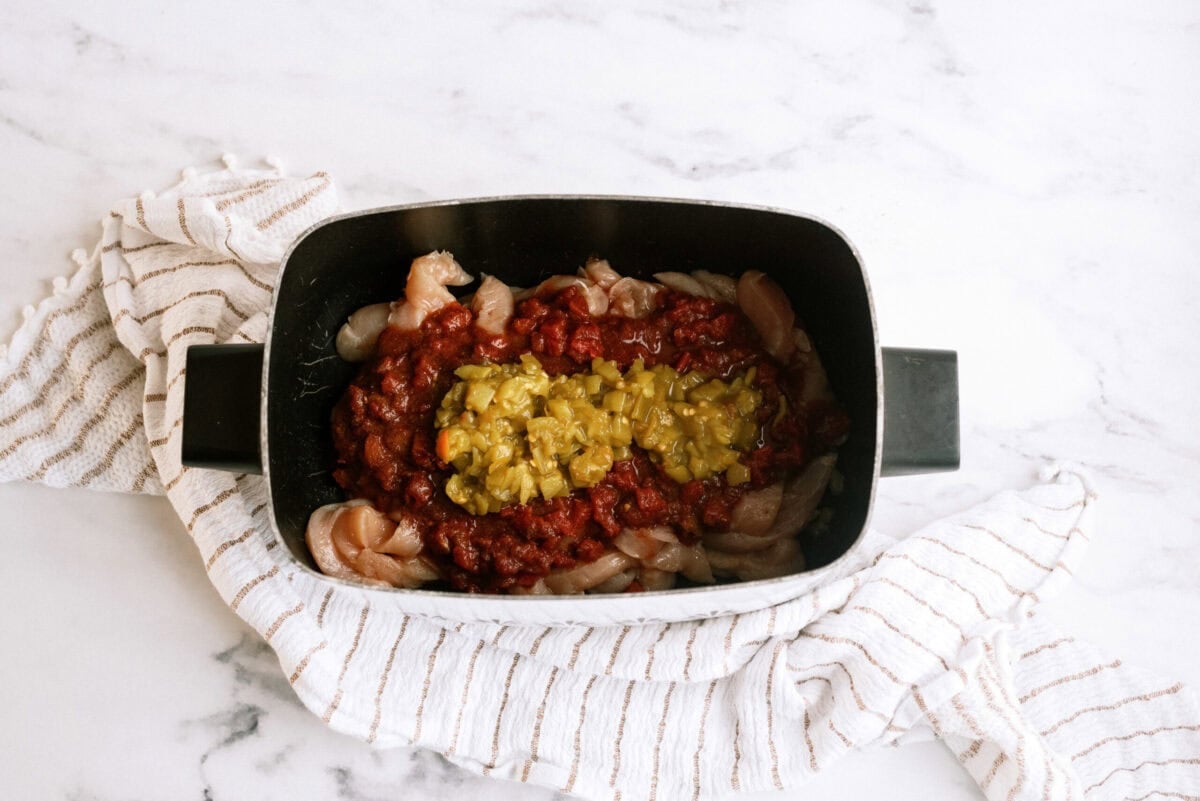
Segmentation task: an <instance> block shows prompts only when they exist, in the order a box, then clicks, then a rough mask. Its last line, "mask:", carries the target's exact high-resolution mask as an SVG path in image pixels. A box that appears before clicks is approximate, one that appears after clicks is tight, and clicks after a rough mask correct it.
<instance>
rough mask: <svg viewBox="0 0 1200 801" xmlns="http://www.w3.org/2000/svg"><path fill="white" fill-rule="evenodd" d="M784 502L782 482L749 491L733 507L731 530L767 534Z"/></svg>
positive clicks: (757, 534) (758, 534) (755, 534)
mask: <svg viewBox="0 0 1200 801" xmlns="http://www.w3.org/2000/svg"><path fill="white" fill-rule="evenodd" d="M782 503H783V483H782V482H777V483H775V484H772V485H770V486H768V487H763V488H762V489H760V490H751V491H750V492H747V493H746V494H745V495H743V496H742V498H741V500H739V501H738V502H737V504H736V505H735V506H734V507H733V512H732V514H731V515H730V518H729V530H730V531H740V532H741V533H743V534H749V535H751V536H761V535H763V534H766V533H767V531H768V530H769V529H770V528H771V524H772V523H774V522H775V518H776V516H777V515H778V514H779V507H780V505H781V504H782Z"/></svg>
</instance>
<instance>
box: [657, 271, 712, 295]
mask: <svg viewBox="0 0 1200 801" xmlns="http://www.w3.org/2000/svg"><path fill="white" fill-rule="evenodd" d="M654 279H655V280H656V281H658V282H659V283H660V284H662V285H663V286H665V287H667V288H668V289H674V290H675V291H676V292H682V293H683V294H685V295H693V296H695V297H698V298H708V297H712V295H711V294H709V291H708V287H706V286H705V285H704V284H702V283H700V282H699V281H697V280H696V279H695V278H693V277H692V276H690V275H688V274H687V273H655V274H654Z"/></svg>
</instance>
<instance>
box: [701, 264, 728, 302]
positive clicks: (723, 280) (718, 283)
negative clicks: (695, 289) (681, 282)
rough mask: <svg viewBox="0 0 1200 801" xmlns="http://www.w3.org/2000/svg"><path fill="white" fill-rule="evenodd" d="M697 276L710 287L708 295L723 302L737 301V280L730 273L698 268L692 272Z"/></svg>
mask: <svg viewBox="0 0 1200 801" xmlns="http://www.w3.org/2000/svg"><path fill="white" fill-rule="evenodd" d="M692 278H695V279H696V280H697V281H699V282H700V283H701V284H703V285H704V286H705V287H706V288H707V289H708V296H709V297H710V298H713V299H714V300H719V301H721V302H722V303H737V281H735V280H734V279H732V278H730V277H729V276H728V275H721V274H720V273H710V272H709V271H708V270H696V271H695V272H693V273H692Z"/></svg>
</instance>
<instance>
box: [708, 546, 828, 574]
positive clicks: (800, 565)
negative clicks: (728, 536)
mask: <svg viewBox="0 0 1200 801" xmlns="http://www.w3.org/2000/svg"><path fill="white" fill-rule="evenodd" d="M708 562H709V564H710V565H712V569H713V572H714V573H716V574H717V575H719V576H736V577H737V578H739V579H741V580H742V581H758V580H759V579H767V578H776V577H778V576H787V575H790V574H792V573H799V572H800V571H802V570H804V554H803V553H801V552H800V545H799V543H797V542H796V541H795V540H794V539H781V540H779V541H778V542H776V543H775V544H774V545H772V546H771V547H770V548H768V549H766V550H764V551H755V552H754V553H742V554H729V553H723V552H721V551H709V553H708Z"/></svg>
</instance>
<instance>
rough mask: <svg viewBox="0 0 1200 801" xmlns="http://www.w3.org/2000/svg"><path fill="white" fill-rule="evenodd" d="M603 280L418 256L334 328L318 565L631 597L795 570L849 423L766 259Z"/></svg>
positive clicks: (471, 585)
mask: <svg viewBox="0 0 1200 801" xmlns="http://www.w3.org/2000/svg"><path fill="white" fill-rule="evenodd" d="M655 279H656V281H642V280H638V279H634V278H629V277H622V276H621V275H620V274H618V273H617V272H616V271H615V270H614V269H613V268H612V267H611V266H610V265H609V264H608V262H606V261H603V260H600V259H592V260H590V261H589V262H588V263H587V264H586V265H585V266H584V267H583V268H582V269H580V270H579V273H578V274H577V275H559V276H554V277H552V278H549V279H547V280H546V281H543V282H542V283H541V284H539V285H538V286H537V287H534V288H532V289H527V290H521V289H514V288H512V287H509V286H507V285H505V284H504V283H503V282H501V281H499V280H497V279H496V278H494V277H491V276H487V277H485V278H484V279H483V281H482V282H481V283H480V285H479V287H478V289H477V290H476V291H475V292H474V293H473V294H472V295H470V296H468V297H464V298H463V299H462V300H461V301H460V300H457V299H456V298H455V296H454V295H453V294H452V293H451V292H450V291H449V289H448V287H450V286H465V285H467V284H469V283H470V282H471V281H472V280H473V279H472V277H471V276H470V275H469V274H467V273H466V272H465V271H464V270H463V269H462V267H460V266H459V264H458V263H457V262H456V261H455V260H454V258H453V257H452V256H451V255H450V254H449V253H444V252H434V253H430V254H428V255H425V256H422V257H420V258H418V259H416V260H415V261H414V262H413V264H412V267H411V268H410V271H409V276H408V282H407V286H406V290H405V295H404V298H403V299H401V300H398V301H396V302H394V303H390V304H388V303H381V304H377V305H374V306H368V307H365V308H363V309H361V310H359V311H358V312H356V313H355V314H354V315H352V316H351V317H350V319H349V321H348V322H347V323H346V325H344V326H343V327H342V329H341V331H340V332H339V335H338V339H337V347H338V352H339V354H340V355H341V356H342V357H343V358H345V359H347V360H350V361H356V362H362V363H363V366H362V368H361V369H360V371H359V373H358V376H357V377H356V378H355V379H354V381H353V383H352V384H351V385H350V387H349V388H348V389H347V390H346V392H345V394H344V395H343V396H342V398H341V400H340V401H339V402H338V404H337V406H336V408H335V409H334V411H333V417H332V430H333V441H334V445H335V449H336V453H337V463H336V465H335V466H334V478H335V479H336V481H337V483H338V484H339V485H340V486H341V487H342V488H343V489H344V490H345V491H346V494H347V496H348V497H349V498H351V500H349V501H347V502H344V503H340V504H332V505H329V506H324V507H321V508H320V509H318V510H317V511H315V512H314V513H313V515H312V517H311V519H310V522H309V527H308V544H309V548H310V549H311V551H312V553H313V556H314V558H315V560H316V562H317V564H318V566H319V567H320V568H321V569H322V570H323V571H324V572H325V573H327V574H329V575H333V576H337V577H341V578H346V579H351V580H357V581H360V582H364V583H367V584H375V585H390V586H395V587H405V588H414V587H420V586H423V585H430V586H432V587H435V588H442V589H452V590H459V591H467V592H488V593H528V594H567V593H580V592H637V591H642V590H662V589H668V588H670V587H673V586H675V583H676V581H677V580H678V577H679V576H682V577H684V579H685V580H686V581H688V582H691V583H712V582H714V581H715V580H717V579H718V578H721V577H726V578H733V579H741V580H753V579H759V578H768V577H773V576H779V575H786V574H789V573H795V572H798V571H799V570H802V569H803V567H804V557H803V555H802V553H801V551H800V547H799V543H798V540H797V535H798V534H799V533H800V532H801V531H802V530H804V529H805V527H806V526H809V525H810V524H812V523H813V521H814V520H815V519H817V518H819V517H820V512H821V510H820V505H821V501H822V498H823V496H824V495H825V492H826V489H827V487H828V486H829V484H830V482H831V478H835V477H836V471H835V462H836V458H837V457H836V451H835V448H836V447H837V446H838V445H839V444H840V443H841V442H842V441H843V440H844V439H845V437H846V435H847V432H848V429H849V420H848V419H847V417H846V415H845V413H844V412H843V411H842V410H841V408H840V407H839V406H838V404H837V403H836V401H835V399H834V397H833V395H832V393H831V392H830V389H829V385H828V382H827V380H826V376H825V371H824V369H823V367H822V366H821V362H820V360H819V359H818V357H817V354H816V352H815V351H814V350H813V348H812V346H811V343H810V342H809V339H808V337H807V336H806V334H805V333H804V330H803V328H801V327H799V326H798V324H797V322H796V318H795V314H794V312H793V310H792V307H791V304H790V303H789V301H788V299H787V296H786V295H785V294H784V293H783V291H782V290H781V289H780V288H779V286H777V285H776V284H775V283H774V282H773V281H772V280H771V279H770V278H768V277H767V276H766V275H765V274H763V273H761V272H758V271H754V270H751V271H748V272H745V273H743V274H742V275H741V276H740V277H739V278H737V279H734V278H731V277H729V276H725V275H717V274H714V273H708V272H702V271H701V272H695V273H691V274H684V273H659V274H657V275H655Z"/></svg>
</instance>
